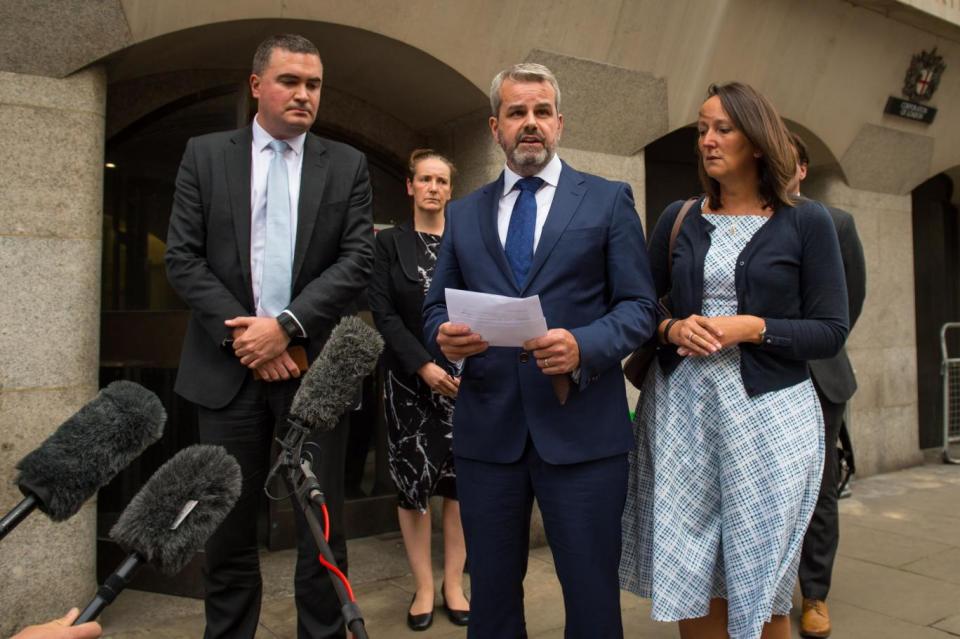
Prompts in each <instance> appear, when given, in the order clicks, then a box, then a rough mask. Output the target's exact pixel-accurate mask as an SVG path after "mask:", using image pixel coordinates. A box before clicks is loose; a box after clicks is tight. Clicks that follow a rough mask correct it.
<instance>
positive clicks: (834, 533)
mask: <svg viewBox="0 0 960 639" xmlns="http://www.w3.org/2000/svg"><path fill="white" fill-rule="evenodd" d="M817 395H818V396H819V397H820V406H821V407H822V409H823V423H824V429H825V433H824V440H823V441H824V446H825V448H826V452H825V454H824V456H823V480H822V481H821V483H820V495H819V496H818V497H817V505H816V507H815V508H814V510H813V517H812V518H811V519H810V526H809V527H808V528H807V533H806V535H805V536H804V538H803V549H802V550H801V551H800V569H799V578H800V592H801V593H803V596H804V597H806V598H808V599H820V600H826V598H827V593H828V592H829V591H830V576H831V574H832V573H833V560H834V558H835V557H836V554H837V545H838V544H839V543H840V516H839V513H838V511H837V472H838V468H837V464H838V459H837V439H838V438H839V437H840V426H841V425H842V424H843V411H844V408H845V407H846V403H843V404H834V403H833V402H831V401H830V400H828V399H827V398H826V397H824V396H823V393H821V392H820V390H819V389H817Z"/></svg>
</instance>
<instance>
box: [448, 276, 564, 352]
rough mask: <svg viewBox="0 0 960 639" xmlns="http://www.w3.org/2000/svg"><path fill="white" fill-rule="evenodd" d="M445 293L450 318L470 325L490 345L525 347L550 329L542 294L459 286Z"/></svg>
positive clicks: (452, 320)
mask: <svg viewBox="0 0 960 639" xmlns="http://www.w3.org/2000/svg"><path fill="white" fill-rule="evenodd" d="M445 292H446V296H447V315H448V316H449V317H450V321H451V322H454V323H457V324H466V325H467V326H469V327H470V329H471V330H472V331H473V332H474V333H479V334H480V335H481V336H482V337H483V339H484V341H485V342H487V343H488V344H490V346H523V343H524V342H525V341H527V340H528V339H533V338H534V337H541V336H542V335H544V334H545V333H546V332H547V320H546V318H544V316H543V309H542V308H541V307H540V296H539V295H534V296H533V297H524V298H519V297H506V296H504V295H491V294H489V293H474V292H473V291H461V290H459V289H455V288H448V289H446V290H445Z"/></svg>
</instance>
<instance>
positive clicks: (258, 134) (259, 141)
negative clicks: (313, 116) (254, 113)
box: [253, 117, 307, 155]
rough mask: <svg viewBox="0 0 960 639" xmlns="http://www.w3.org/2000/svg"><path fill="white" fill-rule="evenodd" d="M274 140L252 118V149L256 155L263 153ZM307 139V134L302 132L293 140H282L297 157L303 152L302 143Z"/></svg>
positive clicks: (255, 119)
mask: <svg viewBox="0 0 960 639" xmlns="http://www.w3.org/2000/svg"><path fill="white" fill-rule="evenodd" d="M275 139H276V138H274V137H273V136H272V135H270V134H269V133H267V131H266V129H264V128H263V127H262V126H260V123H259V122H257V118H256V117H254V118H253V148H254V149H256V151H257V153H260V152H261V151H263V150H264V149H265V148H267V146H268V145H269V144H270V143H271V142H273V141H274V140H275ZM306 139H307V133H306V131H304V132H303V133H301V134H300V135H298V136H297V137H294V138H287V139H286V140H284V142H286V143H287V144H288V145H290V148H291V149H293V152H294V153H296V154H297V155H300V154H301V153H302V152H303V142H304V140H306Z"/></svg>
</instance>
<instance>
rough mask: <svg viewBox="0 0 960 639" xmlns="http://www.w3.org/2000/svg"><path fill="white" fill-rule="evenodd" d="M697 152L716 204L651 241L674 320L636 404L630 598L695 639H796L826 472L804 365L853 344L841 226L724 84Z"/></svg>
mask: <svg viewBox="0 0 960 639" xmlns="http://www.w3.org/2000/svg"><path fill="white" fill-rule="evenodd" d="M708 95H709V97H708V99H707V101H706V102H704V103H703V106H702V107H701V109H700V113H699V119H698V125H697V126H698V130H699V138H698V144H697V150H698V156H699V160H700V162H699V170H700V178H701V183H702V184H703V188H704V190H705V192H706V195H705V197H703V198H702V199H701V200H700V201H699V202H697V203H696V204H694V205H693V206H692V208H691V209H690V211H689V213H688V214H687V216H686V217H685V218H684V219H683V222H682V226H681V227H680V232H679V234H678V235H677V238H676V242H675V245H674V247H673V251H672V263H671V259H670V256H668V253H669V252H670V249H669V242H670V240H669V237H670V231H671V229H672V227H673V224H674V221H675V220H676V218H677V215H678V212H679V210H680V207H681V203H680V202H677V203H675V204H673V205H671V206H670V207H668V208H667V210H666V211H665V212H664V214H663V215H662V216H661V218H660V220H659V221H658V223H657V227H656V229H655V230H654V232H653V235H652V238H651V242H650V260H651V268H652V270H653V275H654V281H655V283H656V286H657V294H658V295H663V294H665V293H668V292H669V306H670V308H671V309H672V314H673V318H675V319H671V318H666V319H664V320H663V321H662V322H661V323H660V325H659V329H658V333H659V338H660V343H661V346H660V348H659V351H658V362H657V364H655V365H654V366H652V367H651V370H650V373H649V374H648V376H647V379H646V382H645V384H644V387H643V392H642V393H641V400H640V403H639V405H638V407H637V421H636V437H637V448H636V450H635V451H634V452H633V453H632V454H631V460H630V461H631V474H630V483H629V490H628V495H627V504H626V507H625V509H624V515H623V533H624V535H623V552H622V557H621V567H620V575H621V585H622V586H623V587H624V588H625V589H627V590H630V591H632V592H635V593H637V594H639V595H641V596H644V597H651V598H652V600H653V608H652V616H653V618H654V619H656V620H659V621H678V622H679V625H680V634H681V636H682V637H683V638H684V639H690V638H712V637H727V636H728V635H729V636H730V637H733V638H734V639H756V638H758V637H763V638H765V639H767V638H777V639H779V638H783V639H786V638H788V637H790V621H789V617H788V616H787V615H788V614H789V612H790V608H791V599H792V597H791V595H792V593H793V585H794V583H795V581H796V575H797V564H798V561H799V558H800V547H801V543H802V541H803V535H804V532H805V531H806V527H807V524H808V522H809V520H810V516H811V514H812V512H813V507H814V504H815V503H816V499H817V492H818V489H819V484H820V477H821V468H822V464H823V446H824V444H823V418H822V416H821V412H820V405H819V402H818V401H817V396H816V392H815V391H814V388H813V384H812V382H811V381H810V379H809V374H808V372H807V363H806V362H807V360H809V359H819V358H825V357H830V356H832V355H833V354H834V353H836V352H837V351H838V350H839V349H840V347H841V346H842V345H843V342H844V340H845V339H846V335H847V307H846V304H847V302H846V292H845V284H844V279H843V266H842V262H841V259H840V249H839V245H838V242H837V237H836V232H835V230H834V227H833V223H832V222H831V220H830V217H829V215H828V213H827V212H826V210H825V209H824V208H823V207H822V206H821V205H819V204H818V203H816V202H812V201H807V200H801V201H797V200H796V199H795V198H793V197H792V196H791V195H790V194H791V193H795V192H796V188H795V187H792V185H791V183H792V182H793V180H794V177H795V175H796V168H797V160H796V156H795V154H794V151H793V148H792V146H791V144H790V140H789V137H788V135H789V134H788V132H787V131H786V129H785V128H784V126H783V123H782V121H781V119H780V117H779V115H777V113H776V111H775V109H774V108H773V106H772V105H771V104H770V103H769V102H768V101H767V100H766V99H765V98H764V97H763V96H761V95H760V94H759V93H757V92H756V91H755V90H753V89H752V88H750V87H748V86H746V85H743V84H739V83H731V84H726V85H720V86H717V85H714V86H711V87H710V89H709V91H708Z"/></svg>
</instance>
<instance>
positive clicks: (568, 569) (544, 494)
mask: <svg viewBox="0 0 960 639" xmlns="http://www.w3.org/2000/svg"><path fill="white" fill-rule="evenodd" d="M456 470H457V494H458V495H459V497H460V517H461V519H462V521H463V531H464V536H465V538H466V542H467V557H468V558H469V560H470V625H469V628H468V629H467V637H468V639H518V638H521V637H526V636H527V630H526V624H525V621H524V612H523V578H524V576H525V575H526V572H527V556H528V550H529V545H530V513H531V509H532V507H533V500H534V498H536V500H537V503H538V504H539V506H540V512H541V514H542V515H543V525H544V529H545V531H546V533H547V541H548V542H549V544H550V549H551V550H552V551H553V558H554V565H555V567H556V571H557V576H558V577H559V579H560V585H561V587H562V589H563V604H564V610H565V611H566V629H565V632H564V637H566V638H567V639H574V638H577V639H581V638H582V639H586V638H588V637H589V638H590V639H611V638H620V637H623V626H622V622H621V617H620V585H619V580H618V574H617V571H618V569H619V565H620V523H621V522H620V519H621V517H622V515H623V505H624V501H625V499H626V486H627V456H626V454H622V455H616V456H614V457H609V458H606V459H599V460H595V461H589V462H584V463H580V464H569V465H554V464H549V463H547V462H545V461H543V460H542V459H541V458H540V455H538V454H537V450H536V448H535V447H534V446H533V444H532V443H531V442H530V441H529V440H528V442H527V448H526V450H525V451H524V454H523V456H522V457H521V458H520V460H519V461H517V462H514V463H511V464H494V463H487V462H481V461H476V460H471V459H466V458H464V457H456Z"/></svg>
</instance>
